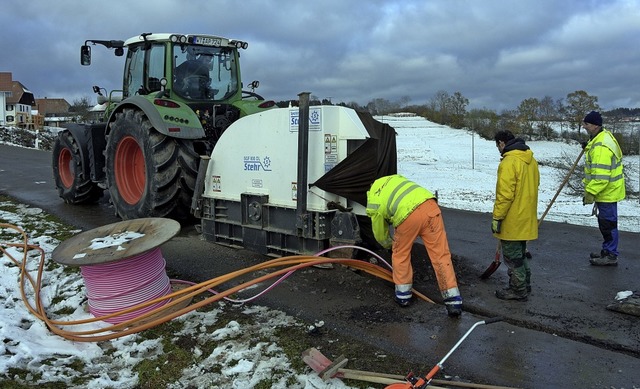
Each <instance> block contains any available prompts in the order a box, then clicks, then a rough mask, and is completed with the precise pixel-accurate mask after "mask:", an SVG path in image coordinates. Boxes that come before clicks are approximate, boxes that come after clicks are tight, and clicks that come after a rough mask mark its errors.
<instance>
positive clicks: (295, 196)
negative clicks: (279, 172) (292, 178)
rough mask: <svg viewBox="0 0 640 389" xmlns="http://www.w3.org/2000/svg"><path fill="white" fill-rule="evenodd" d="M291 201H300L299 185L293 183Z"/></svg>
mask: <svg viewBox="0 0 640 389" xmlns="http://www.w3.org/2000/svg"><path fill="white" fill-rule="evenodd" d="M291 200H293V201H298V183H297V182H292V183H291Z"/></svg>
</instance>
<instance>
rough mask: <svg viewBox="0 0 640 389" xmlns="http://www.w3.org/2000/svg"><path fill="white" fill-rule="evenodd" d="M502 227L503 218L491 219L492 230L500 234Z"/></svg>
mask: <svg viewBox="0 0 640 389" xmlns="http://www.w3.org/2000/svg"><path fill="white" fill-rule="evenodd" d="M500 227H502V220H497V219H493V220H492V221H491V232H493V233H494V234H499V233H500Z"/></svg>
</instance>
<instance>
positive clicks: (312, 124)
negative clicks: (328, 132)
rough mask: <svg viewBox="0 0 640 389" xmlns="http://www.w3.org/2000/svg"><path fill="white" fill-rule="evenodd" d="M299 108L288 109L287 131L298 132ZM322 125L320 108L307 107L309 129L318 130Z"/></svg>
mask: <svg viewBox="0 0 640 389" xmlns="http://www.w3.org/2000/svg"><path fill="white" fill-rule="evenodd" d="M299 116H300V110H298V109H292V110H290V111H289V131H290V132H298V125H299ZM321 126H322V109H321V108H310V109H309V131H320V130H321Z"/></svg>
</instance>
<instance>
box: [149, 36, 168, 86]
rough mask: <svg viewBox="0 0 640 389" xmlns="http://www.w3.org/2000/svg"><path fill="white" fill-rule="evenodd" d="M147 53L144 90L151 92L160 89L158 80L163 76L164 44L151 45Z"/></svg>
mask: <svg viewBox="0 0 640 389" xmlns="http://www.w3.org/2000/svg"><path fill="white" fill-rule="evenodd" d="M148 53H149V55H148V64H147V67H148V68H147V73H148V77H147V85H146V90H147V91H148V92H149V93H151V92H157V91H159V90H160V89H161V87H160V80H161V79H162V78H163V77H164V45H162V44H160V45H153V46H151V49H150V50H149V51H148Z"/></svg>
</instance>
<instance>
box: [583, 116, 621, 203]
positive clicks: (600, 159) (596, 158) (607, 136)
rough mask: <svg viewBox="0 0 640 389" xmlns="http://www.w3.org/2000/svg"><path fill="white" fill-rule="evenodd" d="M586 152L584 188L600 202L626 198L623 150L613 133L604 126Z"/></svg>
mask: <svg viewBox="0 0 640 389" xmlns="http://www.w3.org/2000/svg"><path fill="white" fill-rule="evenodd" d="M584 153H585V163H584V178H583V180H582V182H583V183H584V190H585V191H587V192H589V193H591V194H592V195H594V196H595V199H596V202H600V203H615V202H618V201H620V200H622V199H624V197H625V194H626V193H625V187H624V174H623V168H622V150H621V149H620V145H619V144H618V141H617V140H616V138H615V137H614V136H613V134H612V133H611V132H609V131H608V130H606V129H604V128H603V129H602V131H600V132H599V133H598V134H596V136H594V137H593V139H591V140H590V141H589V143H587V146H586V147H585V149H584Z"/></svg>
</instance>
